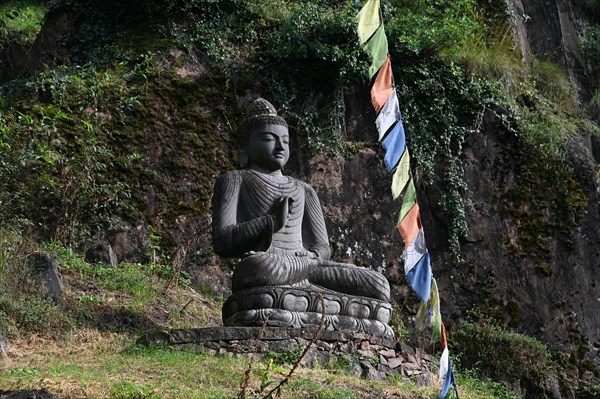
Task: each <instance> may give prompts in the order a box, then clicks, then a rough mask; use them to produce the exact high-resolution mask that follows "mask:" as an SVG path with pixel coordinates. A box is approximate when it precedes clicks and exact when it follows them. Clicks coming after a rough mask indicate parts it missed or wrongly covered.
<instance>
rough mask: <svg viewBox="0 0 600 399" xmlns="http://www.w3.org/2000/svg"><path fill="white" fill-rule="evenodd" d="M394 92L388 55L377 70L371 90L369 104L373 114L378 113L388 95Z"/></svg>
mask: <svg viewBox="0 0 600 399" xmlns="http://www.w3.org/2000/svg"><path fill="white" fill-rule="evenodd" d="M392 90H394V76H393V74H392V63H391V59H390V56H389V55H388V56H387V58H386V60H385V62H384V63H383V65H382V66H381V68H380V69H379V72H378V73H377V77H376V78H375V83H374V84H373V87H372V88H371V102H372V103H373V107H374V108H375V112H377V113H379V111H381V108H383V106H384V105H385V102H386V101H387V99H388V98H389V96H390V94H391V93H392Z"/></svg>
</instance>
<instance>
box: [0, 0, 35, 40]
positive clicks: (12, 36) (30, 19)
mask: <svg viewBox="0 0 600 399" xmlns="http://www.w3.org/2000/svg"><path fill="white" fill-rule="evenodd" d="M45 13H46V7H44V6H43V5H40V4H32V2H30V1H25V0H11V1H8V2H5V3H4V4H2V5H0V50H1V49H2V48H4V47H5V46H6V45H7V44H12V42H16V43H19V44H21V45H31V44H32V43H33V41H34V40H35V38H36V37H37V34H38V33H39V31H40V29H41V27H42V21H43V20H44V15H45Z"/></svg>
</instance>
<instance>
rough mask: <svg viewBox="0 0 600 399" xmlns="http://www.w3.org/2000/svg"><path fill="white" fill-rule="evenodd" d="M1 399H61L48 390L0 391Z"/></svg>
mask: <svg viewBox="0 0 600 399" xmlns="http://www.w3.org/2000/svg"><path fill="white" fill-rule="evenodd" d="M0 399H59V397H58V396H56V395H54V394H53V393H51V392H50V391H47V390H46V389H18V390H16V391H0Z"/></svg>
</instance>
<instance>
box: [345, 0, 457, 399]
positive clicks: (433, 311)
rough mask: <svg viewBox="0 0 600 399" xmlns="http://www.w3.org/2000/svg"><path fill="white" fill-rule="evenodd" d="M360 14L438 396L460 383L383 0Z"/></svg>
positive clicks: (407, 266) (371, 0) (407, 269)
mask: <svg viewBox="0 0 600 399" xmlns="http://www.w3.org/2000/svg"><path fill="white" fill-rule="evenodd" d="M359 3H360V1H359V0H356V4H359ZM356 18H357V23H358V27H357V33H358V40H359V43H360V45H361V46H362V47H363V50H364V51H365V52H366V53H367V54H368V55H369V57H370V60H371V65H370V66H369V79H371V81H372V82H373V84H372V87H371V102H372V103H373V108H374V109H375V112H376V113H377V119H376V121H375V125H376V127H377V131H378V133H379V142H380V143H381V146H382V147H383V149H384V150H385V155H384V159H383V161H384V163H385V167H386V169H387V171H388V172H389V173H393V177H392V187H391V188H392V197H393V199H394V200H395V201H396V200H398V199H399V198H400V197H401V196H402V194H403V193H404V196H403V198H402V202H401V207H400V213H399V216H398V221H397V223H396V226H397V227H396V228H397V230H398V232H399V233H400V235H401V236H402V239H403V241H404V251H403V253H402V257H403V259H404V274H405V276H406V281H407V282H408V285H409V286H410V287H411V289H412V290H413V291H414V292H415V294H416V295H417V296H418V297H419V299H420V300H421V305H420V306H419V310H418V312H417V317H416V319H417V326H420V327H423V326H425V325H426V324H428V325H431V327H432V329H433V334H432V341H433V340H434V339H440V340H441V344H442V349H443V352H442V357H441V358H440V379H444V383H443V386H442V392H441V395H440V399H443V398H445V397H446V394H447V393H448V391H449V390H450V386H454V389H455V391H456V383H455V381H454V375H453V373H452V364H451V363H450V362H449V360H448V359H449V353H448V344H447V341H446V331H445V328H444V323H443V322H442V316H441V313H440V298H439V292H438V287H437V283H436V281H435V279H434V278H433V273H432V269H431V257H430V255H429V252H428V251H427V246H426V245H425V233H424V231H423V226H422V225H421V213H420V208H419V204H418V202H417V190H416V187H415V183H414V180H413V176H412V174H411V171H410V155H409V152H408V148H407V147H406V136H405V133H404V125H403V123H402V114H401V112H400V105H399V101H398V95H397V92H396V89H395V83H394V76H393V73H392V65H391V57H390V54H389V53H388V40H387V36H386V34H385V27H384V24H383V18H382V14H381V3H380V0H368V1H367V2H366V3H365V5H364V6H363V7H362V8H361V10H360V11H359V13H358V14H357V16H356ZM373 78H375V79H373Z"/></svg>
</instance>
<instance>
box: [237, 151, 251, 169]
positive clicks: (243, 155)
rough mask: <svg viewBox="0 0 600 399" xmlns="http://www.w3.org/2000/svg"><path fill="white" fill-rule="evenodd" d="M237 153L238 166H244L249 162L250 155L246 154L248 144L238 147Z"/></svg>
mask: <svg viewBox="0 0 600 399" xmlns="http://www.w3.org/2000/svg"><path fill="white" fill-rule="evenodd" d="M238 153H239V154H240V168H242V169H243V168H245V167H247V166H248V165H249V164H250V157H249V156H248V146H244V147H238Z"/></svg>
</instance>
